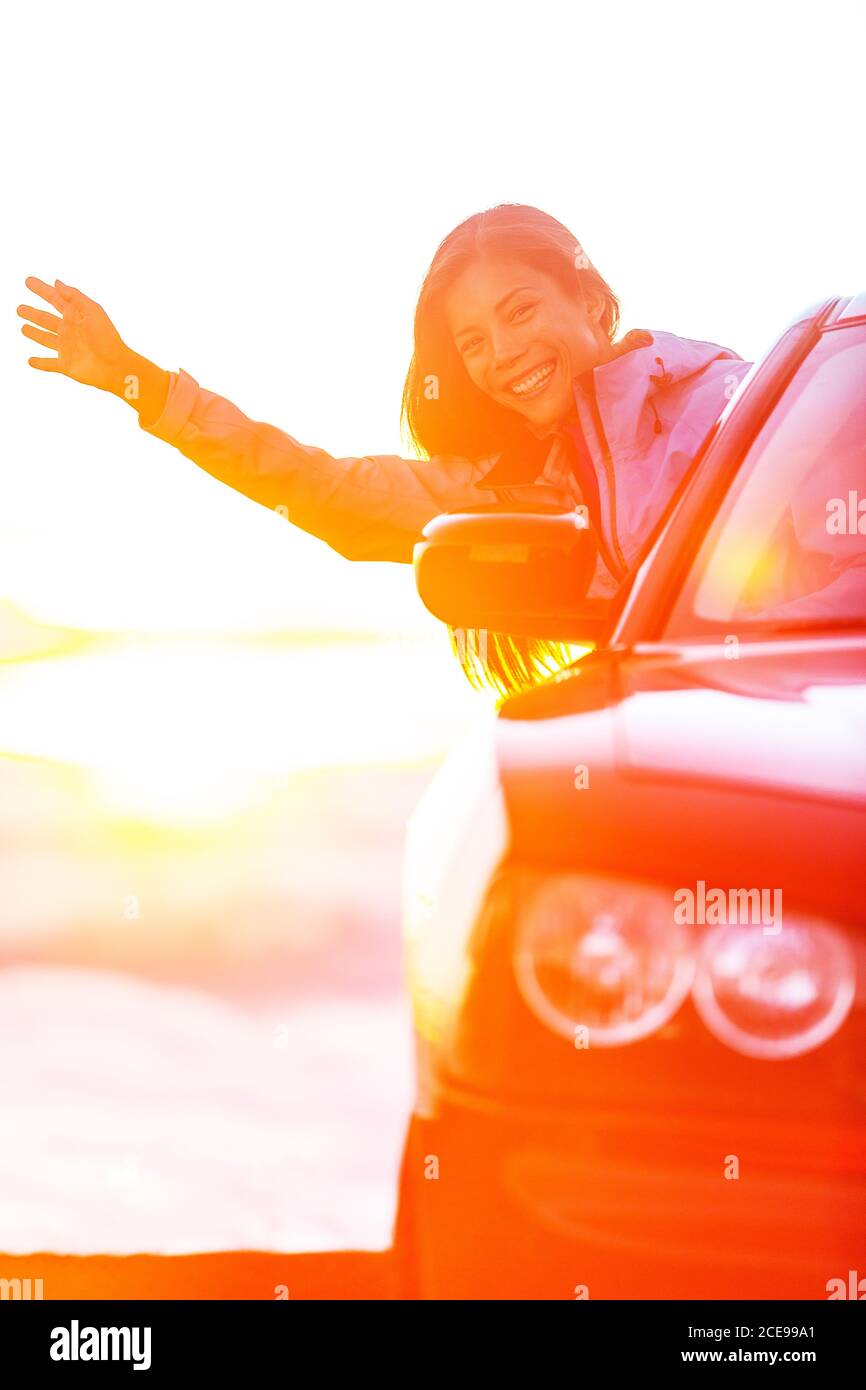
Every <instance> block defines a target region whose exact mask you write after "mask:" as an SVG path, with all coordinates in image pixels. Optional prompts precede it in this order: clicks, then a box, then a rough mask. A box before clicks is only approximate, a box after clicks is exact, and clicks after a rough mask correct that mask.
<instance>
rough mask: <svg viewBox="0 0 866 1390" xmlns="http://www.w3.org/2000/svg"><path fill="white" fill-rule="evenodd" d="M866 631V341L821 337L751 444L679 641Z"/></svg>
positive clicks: (852, 333) (693, 587)
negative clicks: (759, 631)
mask: <svg viewBox="0 0 866 1390" xmlns="http://www.w3.org/2000/svg"><path fill="white" fill-rule="evenodd" d="M864 622H866V331H864V330H863V328H862V327H860V328H855V327H845V328H839V329H832V330H829V331H827V332H825V333H824V335H823V337H822V339H821V341H820V343H819V344H818V345H817V346H816V347H815V349H814V350H813V351H812V353H810V355H809V357H808V358H807V360H806V362H805V363H804V365H803V366H802V367H801V369H800V371H799V372H798V373H797V375H796V377H795V378H794V380H793V381H792V382H791V383H790V385H789V386H788V388H787V390H786V391H785V392H784V394H783V396H782V398H781V399H780V401H779V403H778V404H777V405H776V407H775V409H774V410H773V411H772V413H771V415H770V417H769V419H768V420H767V421H766V423H765V424H764V426H763V428H762V429H761V431H760V433H759V434H758V436H757V438H756V439H755V441H754V443H753V444H752V446H751V448H750V450H749V452H748V454H747V456H746V458H745V460H744V462H743V464H742V466H741V468H740V470H739V472H738V474H737V478H736V480H735V482H734V484H733V486H732V487H731V489H730V490H729V492H728V495H727V496H726V498H725V501H724V503H723V505H722V507H721V509H720V511H719V513H718V515H717V517H716V519H715V521H714V522H713V524H712V526H711V527H710V529H709V531H708V533H707V537H706V539H705V541H704V543H703V545H702V546H701V548H700V550H699V551H698V555H697V559H696V561H695V564H694V566H693V567H692V571H691V573H690V575H689V577H688V579H687V581H686V584H685V586H684V588H683V590H682V592H681V594H680V597H679V600H678V602H677V604H676V606H675V608H674V611H673V613H672V616H671V621H670V624H669V629H668V631H669V634H670V635H672V636H678V637H682V636H692V635H700V634H701V633H711V632H715V633H717V632H718V631H719V629H724V630H725V631H726V632H727V631H732V630H738V629H740V630H741V629H744V628H745V629H749V628H753V627H763V628H769V629H779V628H788V627H791V628H797V627H814V626H816V625H819V626H824V625H831V626H839V627H848V626H851V625H855V626H856V625H860V624H863V623H864Z"/></svg>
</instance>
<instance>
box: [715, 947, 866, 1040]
mask: <svg viewBox="0 0 866 1390" xmlns="http://www.w3.org/2000/svg"><path fill="white" fill-rule="evenodd" d="M855 982H856V968H855V963H854V957H853V953H852V951H851V948H850V947H849V945H848V943H847V941H845V940H844V938H843V937H842V936H841V935H840V933H839V932H837V931H836V930H835V929H834V928H832V927H831V926H829V925H828V924H825V923H820V922H809V921H805V920H801V921H795V922H793V923H792V922H791V921H790V920H789V921H787V922H786V923H785V925H784V926H783V928H782V930H781V931H780V932H779V933H778V935H765V934H763V933H762V932H761V931H759V930H756V929H755V928H754V927H748V926H721V927H714V928H713V929H711V930H710V931H709V932H708V933H707V935H706V936H705V938H704V940H703V942H702V944H701V950H700V956H699V959H698V965H697V973H696V977H695V985H694V1000H695V1006H696V1008H697V1010H698V1012H699V1014H700V1015H701V1018H702V1019H703V1020H704V1023H705V1024H706V1025H707V1027H708V1028H709V1029H710V1031H711V1032H712V1033H714V1034H715V1036H716V1037H717V1038H719V1039H720V1040H721V1041H722V1042H724V1043H727V1045H728V1047H732V1048H734V1049H735V1050H736V1051H737V1052H742V1053H745V1055H746V1056H747V1057H768V1058H774V1057H796V1056H799V1055H800V1054H801V1053H803V1052H810V1051H811V1050H812V1049H813V1048H816V1047H819V1046H820V1044H821V1043H823V1042H826V1040H827V1039H828V1038H829V1037H831V1036H832V1035H833V1033H835V1032H836V1031H837V1029H839V1028H840V1027H841V1025H842V1023H843V1022H844V1021H845V1018H846V1017H847V1014H848V1011H849V1009H850V1008H851V1005H852V1003H853V1000H854V990H855Z"/></svg>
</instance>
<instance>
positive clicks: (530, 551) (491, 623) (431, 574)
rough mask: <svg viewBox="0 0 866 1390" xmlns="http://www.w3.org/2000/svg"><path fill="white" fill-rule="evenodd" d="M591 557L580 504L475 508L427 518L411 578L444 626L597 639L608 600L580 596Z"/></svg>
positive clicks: (607, 615)
mask: <svg viewBox="0 0 866 1390" xmlns="http://www.w3.org/2000/svg"><path fill="white" fill-rule="evenodd" d="M596 558H597V546H596V541H595V538H594V536H593V534H592V532H591V531H590V529H589V528H588V526H587V522H586V517H585V513H584V512H583V511H582V510H577V511H576V510H571V511H565V510H563V509H561V508H555V509H554V508H549V507H539V508H534V509H526V510H520V511H516V510H514V509H511V510H508V509H505V508H503V507H501V506H493V507H475V508H470V509H468V510H466V511H463V512H446V513H445V515H444V516H438V517H436V518H434V520H433V521H431V522H428V524H427V525H426V526H425V528H424V530H423V532H422V540H420V541H419V542H418V543H417V545H416V546H415V550H414V564H415V585H416V588H417V590H418V594H419V596H420V598H421V601H422V603H423V604H424V606H425V607H426V608H428V609H429V610H430V612H431V613H432V614H433V615H434V617H436V618H439V619H440V620H441V621H442V622H444V623H448V625H449V626H450V627H454V628H479V629H480V628H484V629H487V630H488V631H491V632H506V633H512V634H513V635H515V636H523V637H546V638H548V639H550V640H560V641H573V642H581V641H584V642H590V643H595V644H596V645H597V644H598V643H599V642H601V641H604V640H606V638H607V636H608V634H609V631H610V627H611V619H612V610H613V603H612V601H611V600H610V599H588V598H587V597H586V592H587V589H588V588H589V586H590V583H591V581H592V577H593V574H594V573H595V566H596Z"/></svg>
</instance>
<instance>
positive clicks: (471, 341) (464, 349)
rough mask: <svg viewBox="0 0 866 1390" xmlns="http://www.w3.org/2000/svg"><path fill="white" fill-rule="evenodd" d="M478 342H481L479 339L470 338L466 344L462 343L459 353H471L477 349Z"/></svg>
mask: <svg viewBox="0 0 866 1390" xmlns="http://www.w3.org/2000/svg"><path fill="white" fill-rule="evenodd" d="M480 342H481V339H480V338H470V339H469V342H468V343H464V344H463V346H462V347H461V349H460V351H461V352H471V351H472V350H473V348H477V346H478V344H479V343H480Z"/></svg>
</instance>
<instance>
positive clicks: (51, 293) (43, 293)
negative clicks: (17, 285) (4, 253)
mask: <svg viewBox="0 0 866 1390" xmlns="http://www.w3.org/2000/svg"><path fill="white" fill-rule="evenodd" d="M24 283H25V285H26V286H27V288H28V290H32V291H33V293H34V294H38V295H39V297H40V299H47V300H48V303H49V304H51V305H52V306H53V307H54V308H55V309H57V310H58V311H59V312H60V313H61V314H62V313H63V310H64V308H65V307H66V305H67V304H68V302H69V301H68V299H67V297H66V296H65V295H64V294H62V293H61V291H60V290H59V289H57V288H56V287H55V286H54V285H46V283H45V281H44V280H38V279H37V278H36V276H35V275H28V277H27V279H26V280H25V281H24Z"/></svg>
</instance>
